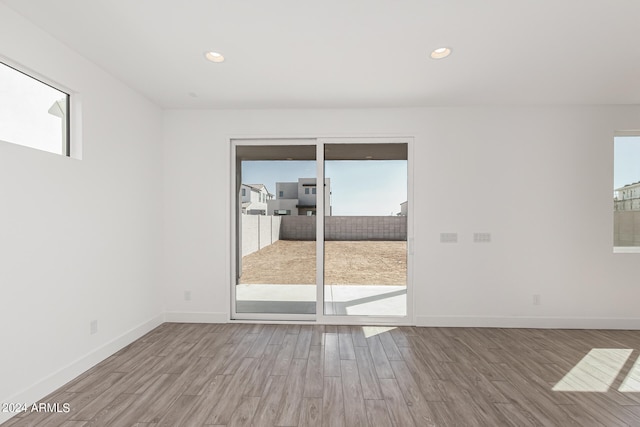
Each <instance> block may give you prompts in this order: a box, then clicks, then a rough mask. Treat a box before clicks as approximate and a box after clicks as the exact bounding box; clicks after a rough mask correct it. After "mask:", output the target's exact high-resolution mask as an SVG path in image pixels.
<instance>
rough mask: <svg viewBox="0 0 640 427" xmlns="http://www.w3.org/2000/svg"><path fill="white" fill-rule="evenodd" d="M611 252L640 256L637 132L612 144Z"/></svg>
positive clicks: (639, 136) (618, 137)
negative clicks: (636, 253) (638, 254)
mask: <svg viewBox="0 0 640 427" xmlns="http://www.w3.org/2000/svg"><path fill="white" fill-rule="evenodd" d="M613 153H614V154H613V247H614V252H640V132H635V133H619V134H616V136H615V137H614V140H613Z"/></svg>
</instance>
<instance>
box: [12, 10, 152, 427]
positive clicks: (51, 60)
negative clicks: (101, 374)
mask: <svg viewBox="0 0 640 427" xmlns="http://www.w3.org/2000/svg"><path fill="white" fill-rule="evenodd" d="M0 55H2V56H5V57H8V58H9V59H12V60H13V61H15V62H17V63H20V64H22V65H23V66H26V67H28V68H30V69H32V70H36V71H38V72H39V73H41V74H43V75H45V76H47V77H49V78H50V79H51V80H54V81H57V82H59V83H60V84H62V85H64V86H67V87H69V88H71V89H73V90H74V91H76V92H79V93H80V94H81V97H82V125H83V127H82V130H83V132H82V141H83V159H82V160H77V159H70V158H66V157H62V156H58V155H55V154H50V153H46V152H43V151H38V150H34V149H31V148H26V147H21V146H17V145H13V144H9V143H0V292H1V295H0V325H2V328H1V330H0V348H1V350H0V402H25V401H26V402H28V401H29V400H30V399H40V398H42V397H43V396H44V395H45V394H46V393H49V392H50V391H52V390H53V389H55V388H56V387H58V386H60V385H62V384H64V383H65V382H66V381H68V380H69V379H71V378H73V377H74V376H76V375H77V374H79V373H80V372H82V371H84V370H86V369H87V368H88V367H90V366H92V365H93V364H95V363H96V362H98V361H99V360H100V359H101V358H103V357H106V356H108V355H109V354H111V353H113V352H114V351H115V350H117V349H118V348H119V347H120V346H121V345H124V344H128V343H129V342H130V341H131V340H132V339H134V338H136V337H137V336H138V335H139V334H141V333H144V332H145V331H146V330H148V329H149V328H151V327H153V326H154V325H156V324H158V323H159V322H160V321H161V314H162V311H163V307H162V300H161V298H160V293H161V288H160V287H159V285H158V280H159V277H160V276H159V260H160V258H161V255H162V253H161V249H160V248H161V243H162V239H161V232H162V214H163V209H162V198H161V184H162V180H161V172H162V171H161V164H162V161H161V158H162V157H161V149H162V147H161V139H162V138H161V128H162V124H161V121H162V114H161V111H160V109H158V108H157V107H155V106H154V105H152V104H151V103H150V102H148V101H146V100H145V99H143V98H142V97H141V96H139V95H138V94H136V93H134V92H133V91H131V90H130V89H128V88H126V87H125V86H124V85H123V84H121V83H120V82H118V81H116V80H115V79H114V78H112V77H110V76H109V75H107V74H105V73H104V72H103V71H101V70H100V69H98V68H97V67H96V66H95V65H93V64H92V63H90V62H88V61H86V60H84V59H83V58H81V57H79V56H78V55H76V54H74V53H73V52H71V51H70V50H68V49H67V48H66V47H65V46H63V45H62V44H60V43H58V42H57V41H56V40H54V39H52V38H51V37H49V36H47V35H46V34H45V33H43V32H41V31H40V30H39V29H37V28H36V27H34V26H33V25H31V24H30V23H28V22H26V21H25V20H24V19H23V18H21V17H20V16H18V15H16V14H15V13H14V12H12V11H11V10H10V9H7V8H6V7H5V6H3V5H0ZM72 120H73V119H72ZM94 319H95V320H98V333H97V334H95V335H90V334H89V324H90V321H91V320H94ZM8 415H10V414H0V422H1V421H3V420H4V419H6V417H7V416H8Z"/></svg>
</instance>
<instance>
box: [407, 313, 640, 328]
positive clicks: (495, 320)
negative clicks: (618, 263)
mask: <svg viewBox="0 0 640 427" xmlns="http://www.w3.org/2000/svg"><path fill="white" fill-rule="evenodd" d="M416 326H426V327H442V328H446V327H452V328H456V327H464V328H540V329H629V330H640V318H608V317H601V318H598V317H593V318H592V317H584V318H583V317H524V316H522V317H521V316H416Z"/></svg>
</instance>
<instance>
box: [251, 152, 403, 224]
mask: <svg viewBox="0 0 640 427" xmlns="http://www.w3.org/2000/svg"><path fill="white" fill-rule="evenodd" d="M315 176H316V162H315V161H294V160H291V161H244V162H242V183H243V184H264V185H266V186H267V189H268V190H269V192H270V193H272V194H275V191H276V190H275V189H276V185H275V183H276V182H297V181H298V178H314V177H315ZM325 178H330V179H331V193H332V194H331V205H332V207H333V215H335V216H340V215H383V216H384V215H395V214H397V213H398V212H400V203H402V202H404V201H406V200H407V162H406V160H360V161H352V160H332V161H326V162H325Z"/></svg>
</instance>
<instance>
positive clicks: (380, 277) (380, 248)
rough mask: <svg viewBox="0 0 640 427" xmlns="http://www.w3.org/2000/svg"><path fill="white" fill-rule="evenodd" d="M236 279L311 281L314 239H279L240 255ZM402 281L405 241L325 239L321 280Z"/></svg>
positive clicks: (244, 281)
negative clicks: (238, 277)
mask: <svg viewBox="0 0 640 427" xmlns="http://www.w3.org/2000/svg"><path fill="white" fill-rule="evenodd" d="M239 283H241V284H252V283H262V284H315V283H316V242H306V241H294V240H279V241H277V242H276V243H274V244H273V245H270V246H267V247H266V248H264V249H262V250H260V251H258V252H254V253H252V254H249V255H247V256H245V257H243V258H242V276H241V278H240V281H239ZM406 283H407V243H406V242H390V241H384V242H369V241H357V242H336V241H330V242H325V284H327V285H406Z"/></svg>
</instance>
